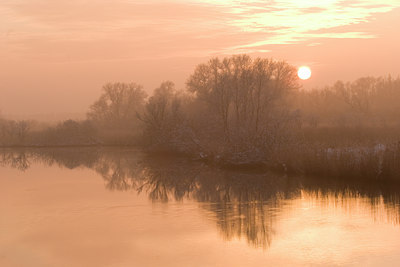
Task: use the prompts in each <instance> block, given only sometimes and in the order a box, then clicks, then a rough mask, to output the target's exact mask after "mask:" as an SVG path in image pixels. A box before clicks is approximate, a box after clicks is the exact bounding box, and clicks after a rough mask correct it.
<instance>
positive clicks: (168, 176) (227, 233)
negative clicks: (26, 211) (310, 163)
mask: <svg viewBox="0 0 400 267" xmlns="http://www.w3.org/2000/svg"><path fill="white" fill-rule="evenodd" d="M32 163H42V164H45V165H48V166H51V165H58V166H60V167H64V168H69V169H75V168H90V169H92V170H94V171H96V172H97V173H98V174H99V175H101V177H103V179H104V181H105V186H106V188H107V189H109V190H124V191H125V190H133V191H136V192H138V193H141V194H147V196H148V197H149V198H150V199H151V200H152V201H155V202H168V201H171V200H173V201H184V200H186V199H190V200H195V201H197V202H199V203H201V207H203V208H204V209H205V211H207V212H210V213H211V214H213V216H214V218H215V221H216V225H217V228H218V230H219V232H220V234H221V236H222V238H223V239H225V240H234V239H245V240H247V242H248V244H249V245H251V246H254V247H262V248H265V249H266V248H268V247H269V246H270V245H271V242H272V240H273V237H274V235H275V233H276V227H277V226H278V225H279V220H282V216H281V214H280V211H281V210H282V209H283V208H284V207H285V208H286V209H287V208H289V209H290V208H296V207H295V206H293V203H292V204H291V205H287V203H288V202H289V201H294V200H296V199H300V200H302V201H303V202H302V203H309V205H319V206H321V207H322V208H324V207H325V208H326V207H341V208H342V209H344V210H346V212H348V213H349V214H352V213H354V212H355V211H359V210H360V209H363V210H365V209H369V212H370V218H371V219H373V220H375V221H385V222H389V223H392V224H394V225H398V224H399V223H400V185H399V184H393V183H389V182H383V181H375V182H371V181H369V182H365V181H351V180H349V179H343V180H330V179H323V178H307V177H289V176H285V175H277V174H272V173H266V174H254V173H238V172H229V171H224V170H220V169H216V168H213V167H210V166H207V165H205V164H203V163H201V162H195V161H191V160H187V159H184V158H172V157H166V156H164V157H154V156H152V157H150V156H148V155H145V154H143V153H141V152H139V151H138V150H135V149H112V148H109V149H106V148H84V149H79V150H77V149H71V148H59V149H53V150H51V149H31V150H2V151H1V152H0V165H3V166H10V167H12V168H17V169H19V170H22V171H25V170H27V169H28V168H29V167H30V165H31V164H32Z"/></svg>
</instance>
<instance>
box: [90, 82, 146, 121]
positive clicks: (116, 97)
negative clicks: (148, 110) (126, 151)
mask: <svg viewBox="0 0 400 267" xmlns="http://www.w3.org/2000/svg"><path fill="white" fill-rule="evenodd" d="M146 97H147V94H146V92H145V91H144V90H143V87H142V86H141V85H137V84H135V83H128V84H127V83H108V84H106V85H104V86H103V93H102V95H101V96H100V98H99V99H98V100H97V101H96V102H95V103H94V104H93V105H92V106H91V107H90V111H89V112H88V114H87V116H88V118H89V119H91V120H93V121H95V122H97V123H99V124H101V125H103V126H107V127H121V128H126V127H130V126H132V125H134V124H135V121H136V120H137V117H136V113H137V112H139V111H141V110H142V108H143V105H144V100H145V98H146Z"/></svg>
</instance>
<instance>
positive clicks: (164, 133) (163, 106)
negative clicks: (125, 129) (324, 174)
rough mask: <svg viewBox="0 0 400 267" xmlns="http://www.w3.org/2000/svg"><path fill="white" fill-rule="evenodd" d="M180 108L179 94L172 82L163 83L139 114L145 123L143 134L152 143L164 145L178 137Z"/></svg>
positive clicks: (180, 118) (180, 117)
mask: <svg viewBox="0 0 400 267" xmlns="http://www.w3.org/2000/svg"><path fill="white" fill-rule="evenodd" d="M180 106H181V99H180V96H179V92H178V91H177V90H176V89H175V85H174V83H173V82H171V81H166V82H163V83H162V84H161V85H160V87H158V88H156V89H155V90H154V93H153V96H152V97H150V98H149V100H148V101H147V103H146V105H145V108H144V112H143V113H142V114H139V118H140V120H142V121H143V122H144V123H145V133H146V135H147V136H148V137H149V138H150V139H151V141H152V142H153V143H157V144H164V145H166V144H168V143H169V142H171V141H172V139H175V138H177V137H178V135H177V130H178V128H179V127H180V126H182V125H181V124H182V114H181V112H180Z"/></svg>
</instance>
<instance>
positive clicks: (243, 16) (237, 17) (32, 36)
mask: <svg viewBox="0 0 400 267" xmlns="http://www.w3.org/2000/svg"><path fill="white" fill-rule="evenodd" d="M398 25H400V1H399V0H319V1H315V0H298V1H295V0H292V1H290V0H264V1H257V0H248V1H239V0H217V1H211V0H142V1H138V0H85V1H83V0H57V1H54V0H1V1H0V111H1V114H3V116H10V117H12V116H14V117H18V116H19V117H27V118H31V117H35V116H36V117H37V118H39V117H40V116H43V114H48V115H46V116H47V117H49V116H53V117H57V116H59V117H62V116H81V115H83V114H85V112H86V111H87V110H88V107H89V106H90V104H91V103H93V102H94V101H95V100H96V99H97V98H98V96H99V95H100V94H101V87H102V85H103V84H105V83H107V82H116V81H119V82H136V83H138V84H142V85H143V86H144V88H145V89H146V91H148V92H149V93H151V92H152V90H153V89H154V88H156V87H157V86H158V85H159V84H160V83H161V82H163V81H165V80H172V81H173V82H175V84H176V85H177V87H178V88H182V89H184V88H185V81H186V80H187V78H188V77H189V75H190V74H191V73H192V72H193V70H194V68H195V66H196V65H197V64H200V63H203V62H206V61H207V60H208V59H209V58H211V57H215V56H218V57H224V56H230V55H232V54H242V53H247V54H250V55H251V56H254V57H258V56H260V57H268V58H274V59H277V60H285V61H287V62H288V63H290V64H293V65H294V66H301V65H308V66H309V67H310V68H311V70H312V72H313V73H312V77H311V79H309V80H307V81H302V82H301V83H302V86H303V87H304V88H305V89H309V88H315V87H323V86H325V85H329V84H331V83H333V82H335V81H336V80H343V81H351V80H354V79H357V78H359V77H363V76H381V75H389V74H391V75H392V76H395V77H397V76H398V75H399V74H400V53H399V52H398V49H399V48H400V29H399V28H398Z"/></svg>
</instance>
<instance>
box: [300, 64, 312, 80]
mask: <svg viewBox="0 0 400 267" xmlns="http://www.w3.org/2000/svg"><path fill="white" fill-rule="evenodd" d="M297 75H298V76H299V78H300V79H302V80H307V79H310V77H311V70H310V68H309V67H307V66H302V67H300V68H299V70H298V71H297Z"/></svg>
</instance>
